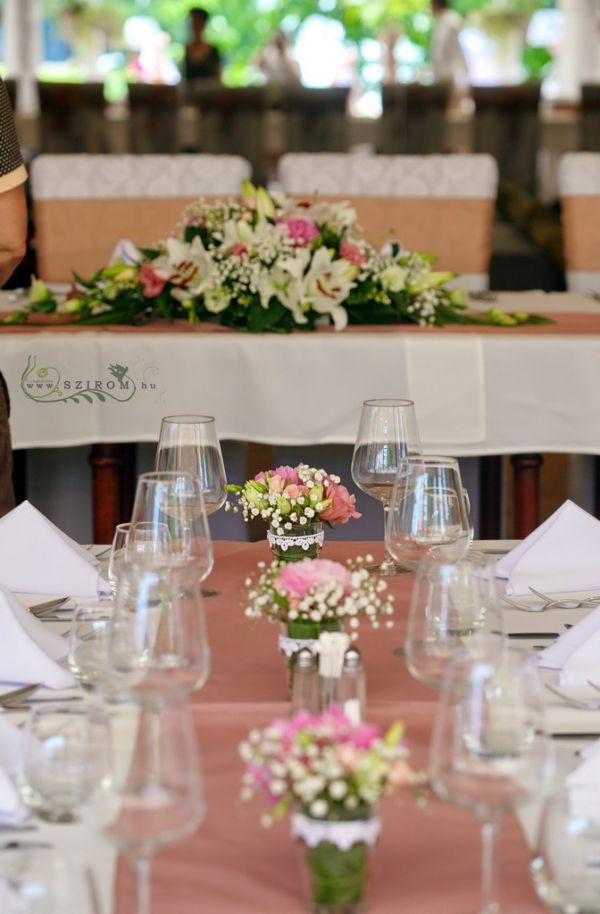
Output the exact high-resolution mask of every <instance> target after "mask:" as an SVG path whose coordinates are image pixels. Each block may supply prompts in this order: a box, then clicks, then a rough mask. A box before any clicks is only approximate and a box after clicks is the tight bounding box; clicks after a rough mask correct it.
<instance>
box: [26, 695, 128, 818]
mask: <svg viewBox="0 0 600 914" xmlns="http://www.w3.org/2000/svg"><path fill="white" fill-rule="evenodd" d="M109 762H110V760H109V727H108V719H107V716H106V713H105V711H104V710H103V709H102V708H101V707H99V706H97V705H91V704H90V705H88V704H84V705H80V706H78V707H77V708H74V707H69V708H66V707H65V706H64V704H60V703H56V704H55V703H49V704H44V705H38V706H36V707H34V708H32V709H31V711H30V713H29V718H28V720H27V723H26V725H25V733H24V748H23V757H22V759H21V765H20V768H19V771H18V783H19V793H20V796H21V800H22V802H23V803H24V805H25V806H27V807H28V808H29V809H31V810H32V811H33V812H34V813H35V814H36V815H37V816H38V817H39V818H40V819H43V820H45V821H47V822H55V823H59V822H60V823H64V822H77V821H78V820H79V818H80V815H81V811H82V807H83V806H84V805H85V804H86V803H88V802H90V801H91V799H92V798H93V796H94V794H95V793H96V792H97V791H98V790H100V789H101V788H102V787H103V785H104V783H105V779H106V777H107V774H108V770H109Z"/></svg>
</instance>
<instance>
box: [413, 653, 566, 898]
mask: <svg viewBox="0 0 600 914" xmlns="http://www.w3.org/2000/svg"><path fill="white" fill-rule="evenodd" d="M551 774H552V752H551V747H550V740H549V739H548V737H547V734H546V733H545V729H544V717H543V699H542V695H541V687H540V683H539V680H538V678H537V670H536V666H535V659H534V658H533V657H532V656H531V652H530V651H525V650H522V651H519V650H514V651H511V650H508V649H506V650H505V651H503V652H502V654H501V655H500V656H498V655H497V654H495V653H494V654H492V655H490V654H488V653H487V652H486V650H485V649H482V650H480V651H474V652H472V653H468V652H466V651H465V652H461V653H457V654H455V655H454V657H453V658H452V660H451V662H450V664H449V666H448V670H447V674H446V677H445V679H444V685H443V688H442V693H441V698H440V703H439V705H438V711H437V715H436V720H435V725H434V731H433V738H432V742H431V753H430V776H431V786H432V788H433V790H434V792H435V793H436V794H437V795H438V796H439V797H440V798H441V799H444V800H449V801H450V802H452V803H456V804H457V805H458V806H462V807H464V808H466V809H468V810H470V811H471V812H473V813H474V814H475V815H476V816H478V817H479V818H480V820H481V822H482V896H483V897H482V906H481V912H482V914H498V912H499V911H500V906H499V904H498V894H497V881H496V854H495V852H494V844H495V836H496V831H497V827H498V824H499V822H500V821H501V819H502V817H503V815H504V814H505V813H507V812H510V811H513V810H514V809H516V808H517V807H518V806H520V805H521V804H524V803H526V802H528V801H530V800H532V799H534V798H539V797H541V796H542V795H543V793H544V791H545V790H546V789H547V788H548V785H549V781H550V777H551Z"/></svg>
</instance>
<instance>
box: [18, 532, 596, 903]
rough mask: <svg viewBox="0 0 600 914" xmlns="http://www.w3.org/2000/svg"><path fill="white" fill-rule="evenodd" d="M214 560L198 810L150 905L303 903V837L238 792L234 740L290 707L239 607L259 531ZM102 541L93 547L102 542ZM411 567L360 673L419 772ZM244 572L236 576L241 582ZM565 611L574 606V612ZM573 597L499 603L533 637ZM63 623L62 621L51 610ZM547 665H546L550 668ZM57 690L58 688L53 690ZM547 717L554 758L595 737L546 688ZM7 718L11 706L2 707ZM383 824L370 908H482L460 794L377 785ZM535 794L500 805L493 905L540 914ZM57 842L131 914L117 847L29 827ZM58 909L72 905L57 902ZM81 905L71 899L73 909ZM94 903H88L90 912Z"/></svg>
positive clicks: (273, 631)
mask: <svg viewBox="0 0 600 914" xmlns="http://www.w3.org/2000/svg"><path fill="white" fill-rule="evenodd" d="M214 545H215V565H214V570H213V571H212V573H211V575H210V577H209V579H208V584H209V585H210V588H211V589H212V590H214V591H216V595H214V596H211V597H209V598H207V599H205V613H206V617H207V627H208V637H209V641H210V645H211V654H212V661H211V673H210V677H209V679H208V682H207V683H206V685H205V686H204V687H203V688H202V689H201V690H200V691H198V692H196V693H194V694H193V695H192V696H191V711H192V715H193V720H194V726H195V730H196V735H197V741H198V745H199V750H200V755H201V767H202V778H203V785H204V794H205V800H206V815H205V817H204V820H203V821H202V823H201V824H200V826H199V827H198V829H197V830H196V832H195V833H194V834H192V835H191V836H190V837H188V838H186V839H184V840H182V841H180V842H179V843H177V844H174V845H172V846H169V847H165V848H164V849H162V850H160V851H159V852H158V853H157V854H156V856H155V860H154V864H153V875H152V905H153V906H152V911H153V914H175V912H177V914H204V912H206V914H265V912H270V911H273V912H278V914H279V912H285V914H302V912H303V911H306V910H307V902H306V898H305V895H304V891H303V882H302V866H301V852H300V848H299V847H298V846H297V845H296V844H295V842H294V840H293V839H292V838H291V837H290V834H289V823H288V822H287V820H285V819H284V820H283V821H282V822H279V823H277V824H275V825H274V826H272V827H270V828H265V827H263V826H262V825H261V824H260V816H261V813H262V812H263V811H264V809H263V808H262V807H261V806H260V804H258V803H257V802H252V803H248V802H245V801H243V800H242V799H241V798H240V791H241V786H242V774H243V763H242V761H241V759H240V756H239V753H238V746H239V743H240V742H241V741H242V739H244V738H245V737H246V736H247V734H248V732H249V731H250V730H251V729H252V728H255V727H263V726H265V725H267V724H268V723H269V722H270V721H271V720H272V719H274V718H280V717H286V716H288V715H289V708H290V705H289V685H288V668H287V664H286V661H285V660H284V658H283V657H282V656H281V655H280V653H279V651H278V646H277V638H278V626H277V625H274V624H270V623H269V622H267V621H266V620H263V619H260V620H250V619H248V618H247V617H246V616H245V614H244V608H245V596H244V595H245V590H246V589H247V578H248V576H249V575H250V574H251V573H252V572H253V571H255V570H256V568H257V563H258V562H261V561H262V562H268V561H269V558H270V552H269V549H268V547H267V544H266V541H261V542H256V543H246V542H233V541H217V542H215V544H214ZM372 545H373V544H372V543H369V542H360V541H353V542H334V541H330V542H327V541H326V543H325V547H324V550H323V553H322V557H323V558H328V559H332V560H338V561H345V560H346V559H347V558H351V557H357V556H366V555H367V554H368V553H369V552H370V551H371V549H372ZM513 545H514V542H506V541H494V542H480V543H475V544H474V546H475V548H477V549H481V550H483V551H484V552H486V553H488V554H490V555H499V554H502V553H505V552H506V551H507V550H508V549H509V548H510V547H512V546H513ZM98 548H100V547H98ZM413 580H414V576H413V575H412V574H405V575H401V576H398V577H393V578H387V579H386V582H387V584H388V586H389V589H390V592H391V593H392V594H393V596H394V602H395V613H394V616H393V619H394V626H393V627H392V628H390V629H388V628H384V627H381V628H378V629H374V628H372V627H371V626H369V625H368V624H366V623H363V624H362V625H361V627H360V630H359V638H358V641H357V646H358V647H359V649H360V651H361V654H362V658H363V663H364V667H365V671H366V680H367V714H366V716H367V719H368V720H369V721H370V722H372V723H375V724H378V725H380V726H381V727H382V728H387V727H388V726H389V725H390V724H391V723H392V722H394V721H402V722H403V723H404V725H405V728H406V730H405V740H406V745H407V747H408V748H409V750H410V762H411V765H412V767H413V768H414V769H415V770H418V771H426V769H427V764H428V752H429V743H430V738H431V732H432V726H433V722H434V717H435V713H436V706H437V701H438V693H437V691H436V690H435V689H433V688H430V687H428V686H425V685H423V684H422V683H420V682H418V681H416V680H415V679H414V678H413V677H412V676H411V675H410V673H409V671H408V669H407V666H406V663H405V659H404V656H403V650H402V647H403V644H404V639H405V634H406V629H407V617H408V609H409V603H410V596H411V591H412V586H413ZM245 582H246V583H245ZM574 613H575V615H573V614H574ZM581 614H582V611H581V610H572V609H566V610H548V611H547V612H545V613H543V614H540V613H536V614H524V613H519V612H518V611H517V610H513V609H511V608H509V607H507V608H506V615H505V618H506V621H507V629H508V632H509V635H510V636H511V637H512V636H514V637H515V643H517V644H519V645H520V646H521V647H523V648H524V649H526V650H531V651H534V650H539V649H540V648H542V647H543V646H544V645H547V644H550V643H552V639H553V638H555V637H556V636H557V634H559V633H560V632H562V631H564V630H565V625H566V624H569V623H568V622H567V621H566V620H567V619H568V620H570V621H577V619H578V618H580V617H581ZM47 624H49V625H52V626H53V627H54V628H56V629H57V630H59V631H65V632H66V631H67V630H68V627H69V625H68V622H51V623H47ZM557 676H558V674H557V673H554V672H551V671H543V677H544V678H545V680H546V681H557ZM59 695H60V693H59ZM546 701H547V708H546V710H547V712H548V715H547V723H548V726H549V729H550V731H551V732H552V734H553V737H554V738H553V744H554V745H555V747H556V751H557V755H558V756H559V760H560V766H561V767H562V769H563V770H568V769H569V768H571V767H573V766H574V765H575V764H577V760H578V756H577V754H576V753H577V752H578V751H579V750H580V748H581V747H582V746H584V745H589V736H590V733H591V734H598V736H600V713H599V712H584V711H571V709H569V708H566V707H565V706H562V707H561V701H560V699H558V698H557V697H556V696H555V695H552V694H551V693H550V692H546ZM11 717H12V719H13V720H14V721H16V722H18V721H19V715H18V714H14V715H12V716H11ZM381 815H382V820H383V829H382V834H381V837H380V839H379V842H378V844H377V845H376V847H375V848H374V850H373V854H372V867H371V874H370V882H369V892H368V897H369V908H368V910H369V911H370V912H371V914H397V912H399V911H403V910H411V911H423V912H427V914H435V912H438V911H439V912H440V914H464V912H465V911H470V910H471V911H476V910H478V909H479V908H478V900H479V898H480V895H479V893H480V887H479V886H480V875H479V873H480V843H479V842H480V823H479V821H478V820H477V818H476V817H475V816H474V815H472V814H470V813H468V812H466V811H464V810H461V809H459V808H458V807H456V806H454V805H452V804H449V803H445V802H442V801H441V800H439V799H437V798H436V797H435V796H434V795H433V793H432V792H431V791H430V790H429V789H428V788H427V786H426V785H425V786H420V787H415V786H410V787H404V788H402V789H400V790H398V791H397V792H396V793H395V794H393V795H392V796H389V797H386V798H385V799H384V801H383V803H382V806H381ZM538 818H539V805H538V806H536V805H535V804H534V805H533V806H532V807H531V808H528V809H526V810H525V811H523V810H521V811H520V812H519V816H518V817H517V816H516V815H512V814H511V815H507V816H506V817H505V818H504V820H503V822H502V825H501V829H500V838H499V844H498V852H499V855H500V867H501V879H500V885H501V890H502V898H501V901H502V904H503V906H504V907H505V909H506V910H509V911H519V914H541V912H542V911H544V910H546V909H545V907H544V905H543V904H542V902H541V901H540V900H539V899H538V897H537V895H536V893H535V891H534V888H533V884H532V881H531V877H530V873H529V864H530V861H531V858H532V855H533V846H534V845H535V835H536V827H537V821H538ZM37 835H39V836H40V837H41V838H42V840H49V841H50V842H51V843H53V844H55V845H56V846H57V847H58V848H59V849H62V850H64V851H65V852H69V853H72V852H73V848H74V846H77V847H78V854H79V859H80V860H82V861H83V863H84V865H85V866H86V867H90V868H91V869H92V871H93V872H94V874H95V877H96V880H97V882H98V885H99V887H100V888H99V892H98V898H99V899H100V902H99V903H98V904H97V908H98V914H131V912H132V911H133V910H134V878H133V870H132V868H131V865H130V863H129V861H128V860H127V859H126V858H125V857H120V858H118V859H117V858H116V855H115V853H114V851H112V850H111V849H110V848H109V847H108V845H107V842H105V841H104V839H102V838H101V837H100V836H99V835H98V834H95V833H93V832H92V831H89V830H87V831H86V829H85V828H84V827H83V826H80V825H74V826H73V825H46V824H43V823H41V824H40V827H39V831H38V832H37ZM61 914H76V912H75V911H73V912H71V911H64V912H61ZM77 914H80V912H77ZM94 914H97V912H96V911H94Z"/></svg>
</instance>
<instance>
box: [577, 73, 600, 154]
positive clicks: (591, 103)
mask: <svg viewBox="0 0 600 914" xmlns="http://www.w3.org/2000/svg"><path fill="white" fill-rule="evenodd" d="M580 128H581V140H580V147H581V149H582V150H584V151H585V152H600V83H584V84H583V85H582V87H581V122H580Z"/></svg>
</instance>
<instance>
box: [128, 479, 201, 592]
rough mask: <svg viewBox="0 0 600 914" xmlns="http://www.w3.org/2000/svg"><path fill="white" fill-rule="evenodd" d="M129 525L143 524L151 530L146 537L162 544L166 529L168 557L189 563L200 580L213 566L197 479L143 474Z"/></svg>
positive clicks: (199, 485) (139, 481)
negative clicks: (168, 545)
mask: <svg viewBox="0 0 600 914" xmlns="http://www.w3.org/2000/svg"><path fill="white" fill-rule="evenodd" d="M131 523H132V525H133V524H138V523H146V524H150V525H151V529H152V528H153V529H154V534H153V535H150V534H147V535H148V537H149V538H150V540H151V541H152V540H153V539H154V541H155V542H156V541H158V542H160V541H161V538H162V531H163V530H164V527H165V526H166V528H167V530H168V533H169V537H170V555H171V558H172V559H175V560H177V561H181V562H192V563H193V564H194V565H195V566H196V569H197V572H198V574H199V577H200V580H201V581H204V580H205V578H207V577H208V575H209V574H210V572H211V570H212V566H213V549H212V542H211V538H210V531H209V529H208V521H207V519H206V511H205V508H204V497H203V495H202V487H201V484H200V480H199V479H198V477H195V476H192V475H191V473H183V472H175V471H174V472H167V471H161V472H155V473H143V474H142V475H141V476H140V478H139V480H138V485H137V491H136V495H135V501H134V505H133V512H132V515H131Z"/></svg>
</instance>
